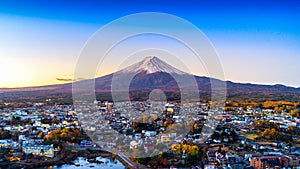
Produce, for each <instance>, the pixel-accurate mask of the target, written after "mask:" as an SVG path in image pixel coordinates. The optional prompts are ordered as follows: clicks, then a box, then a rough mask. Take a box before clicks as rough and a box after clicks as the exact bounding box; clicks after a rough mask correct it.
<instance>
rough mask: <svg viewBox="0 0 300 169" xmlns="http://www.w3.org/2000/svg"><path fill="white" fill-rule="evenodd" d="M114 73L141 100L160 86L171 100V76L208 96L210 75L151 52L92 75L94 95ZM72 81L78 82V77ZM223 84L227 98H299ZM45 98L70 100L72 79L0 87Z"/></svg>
mask: <svg viewBox="0 0 300 169" xmlns="http://www.w3.org/2000/svg"><path fill="white" fill-rule="evenodd" d="M116 76H118V77H120V78H124V79H126V78H127V77H133V78H132V80H131V81H130V85H129V92H130V93H131V94H130V97H131V98H132V99H137V100H145V99H146V98H147V97H148V95H149V92H151V91H152V90H153V89H161V90H162V91H164V93H165V94H166V96H167V97H169V98H172V99H174V100H176V99H179V96H180V90H179V87H178V83H177V81H176V80H175V79H174V77H180V78H186V77H193V78H194V80H195V82H196V84H197V86H198V87H197V90H198V91H194V92H199V94H200V97H201V98H203V99H210V94H211V78H209V77H204V76H196V75H191V74H189V73H186V72H183V71H181V70H179V69H177V68H175V67H173V66H171V65H169V64H167V63H166V62H164V61H162V60H161V59H159V58H158V57H155V56H148V57H145V58H144V59H143V60H142V61H140V62H137V63H133V64H132V65H131V66H128V67H126V68H124V69H122V70H120V71H117V72H115V73H112V74H109V75H105V76H102V77H98V78H95V92H96V95H97V98H98V99H101V100H110V99H111V90H112V87H111V86H112V79H113V78H114V77H116ZM214 80H217V79H214ZM217 81H220V80H217ZM74 83H82V81H77V82H74ZM120 83H122V81H120ZM190 85H191V83H190V81H184V82H183V83H181V86H184V87H187V88H188V87H190ZM226 87H227V98H229V99H243V100H255V101H258V100H291V101H299V100H300V88H294V87H287V86H284V85H259V84H250V83H247V84H245V83H234V82H230V81H226ZM118 92H128V88H127V89H126V88H122V87H120V88H118ZM49 98H50V99H52V100H54V101H59V102H69V103H70V102H72V83H67V84H58V85H48V86H40V87H26V88H13V89H7V88H2V89H1V88H0V101H1V100H2V101H43V100H45V99H49Z"/></svg>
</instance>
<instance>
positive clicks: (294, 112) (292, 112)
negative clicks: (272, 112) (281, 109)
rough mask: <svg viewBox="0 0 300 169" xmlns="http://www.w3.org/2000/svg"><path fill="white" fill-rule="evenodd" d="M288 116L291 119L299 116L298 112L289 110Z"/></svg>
mask: <svg viewBox="0 0 300 169" xmlns="http://www.w3.org/2000/svg"><path fill="white" fill-rule="evenodd" d="M290 115H291V116H293V117H300V114H299V111H298V110H291V113H290Z"/></svg>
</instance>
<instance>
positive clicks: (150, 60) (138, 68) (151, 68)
mask: <svg viewBox="0 0 300 169" xmlns="http://www.w3.org/2000/svg"><path fill="white" fill-rule="evenodd" d="M120 72H121V73H139V72H145V73H147V74H151V73H156V72H164V73H169V74H172V73H176V74H186V73H185V72H183V71H181V70H178V69H176V68H174V67H173V66H171V65H169V64H167V63H166V62H164V61H162V60H161V59H159V58H157V57H156V56H148V57H145V58H144V59H143V60H142V61H140V62H138V63H135V64H133V65H131V66H129V67H127V68H125V69H123V70H121V71H120Z"/></svg>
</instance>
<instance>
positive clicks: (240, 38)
mask: <svg viewBox="0 0 300 169" xmlns="http://www.w3.org/2000/svg"><path fill="white" fill-rule="evenodd" d="M299 11H300V2H295V1H272V2H261V1H209V2H197V1H174V0H164V1H158V0H152V1H150V0H143V1H141V0H133V1H79V0H78V1H76V0H75V1H68V0H66V1H63V2H61V1H53V0H52V1H50V0H49V1H47V0H42V1H30V0H29V1H26V2H25V1H14V0H11V1H1V2H0V25H1V26H0V59H1V63H0V73H1V76H2V77H4V78H1V80H0V87H20V86H33V85H45V84H53V83H63V82H64V81H57V80H56V78H72V75H73V71H74V66H75V63H76V58H77V57H78V55H79V53H80V50H81V49H82V47H83V45H84V44H85V42H86V41H87V40H88V38H89V37H90V36H91V35H92V34H93V33H94V32H95V31H97V30H98V29H99V28H101V26H103V25H105V24H107V23H109V22H111V21H112V20H115V19H117V18H119V17H122V16H124V15H128V14H133V13H137V12H164V13H169V14H173V15H177V16H179V17H182V18H184V19H186V20H188V21H190V22H191V23H193V24H194V25H196V26H197V27H198V28H199V29H200V30H202V31H203V32H204V33H205V34H206V35H207V37H208V38H209V39H210V40H211V42H212V44H213V45H214V46H215V48H216V50H217V52H218V54H219V57H220V60H221V62H222V65H223V69H224V74H225V78H226V79H228V80H232V81H236V82H251V83H261V84H278V83H280V84H285V85H289V86H297V87H300V78H298V76H299V70H298V67H300V57H299V53H300V22H299V20H300V12H299ZM195 73H197V74H200V75H201V74H202V72H195Z"/></svg>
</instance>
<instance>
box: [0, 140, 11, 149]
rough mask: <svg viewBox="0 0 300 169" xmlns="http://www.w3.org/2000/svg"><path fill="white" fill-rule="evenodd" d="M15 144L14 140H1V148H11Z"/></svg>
mask: <svg viewBox="0 0 300 169" xmlns="http://www.w3.org/2000/svg"><path fill="white" fill-rule="evenodd" d="M12 146H13V141H12V140H0V147H1V148H10V147H12Z"/></svg>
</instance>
